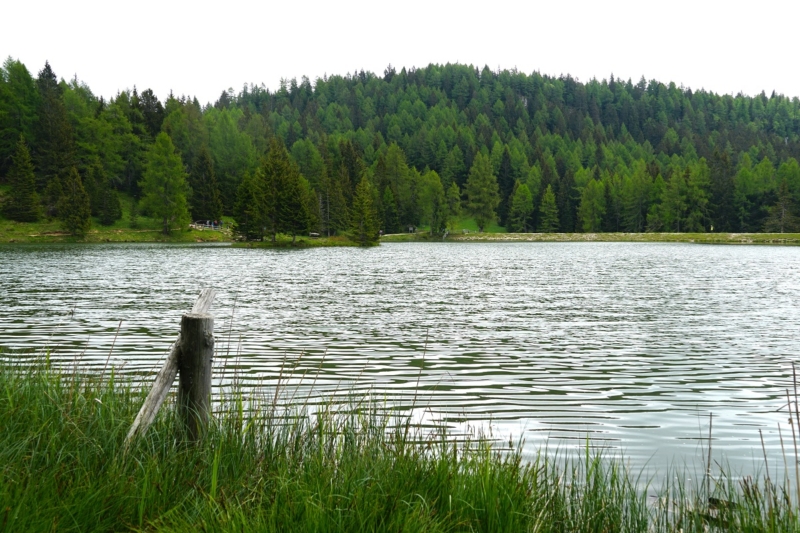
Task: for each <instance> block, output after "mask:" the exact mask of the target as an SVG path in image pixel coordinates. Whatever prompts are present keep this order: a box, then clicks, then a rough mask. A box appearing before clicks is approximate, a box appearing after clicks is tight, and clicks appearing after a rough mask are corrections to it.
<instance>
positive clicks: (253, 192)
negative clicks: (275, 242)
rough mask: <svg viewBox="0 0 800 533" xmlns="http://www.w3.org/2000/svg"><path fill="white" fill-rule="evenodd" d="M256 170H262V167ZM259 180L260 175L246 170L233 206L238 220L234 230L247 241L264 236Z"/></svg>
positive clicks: (235, 218)
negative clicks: (261, 222)
mask: <svg viewBox="0 0 800 533" xmlns="http://www.w3.org/2000/svg"><path fill="white" fill-rule="evenodd" d="M256 172H260V169H259V170H258V171H256ZM257 181H258V177H257V176H256V175H255V174H253V173H250V172H245V174H244V178H242V182H241V183H240V184H239V189H238V191H237V193H236V204H235V205H234V208H233V218H234V220H235V221H236V225H235V227H234V231H235V232H236V233H237V234H238V235H240V236H241V237H242V238H244V240H247V241H252V240H261V239H263V236H264V233H263V230H262V226H261V224H260V221H259V213H258V204H259V202H258V189H259V186H258V183H257Z"/></svg>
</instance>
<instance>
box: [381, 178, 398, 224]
mask: <svg viewBox="0 0 800 533" xmlns="http://www.w3.org/2000/svg"><path fill="white" fill-rule="evenodd" d="M381 205H382V206H383V231H384V233H397V232H398V231H400V220H399V218H398V216H397V202H395V200H394V194H392V189H391V187H389V186H388V185H387V186H386V187H385V188H384V189H383V199H382V202H381Z"/></svg>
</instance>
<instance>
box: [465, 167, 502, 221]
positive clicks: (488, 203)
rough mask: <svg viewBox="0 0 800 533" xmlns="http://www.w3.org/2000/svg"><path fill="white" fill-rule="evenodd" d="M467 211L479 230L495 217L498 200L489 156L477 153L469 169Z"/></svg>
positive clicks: (498, 195)
mask: <svg viewBox="0 0 800 533" xmlns="http://www.w3.org/2000/svg"><path fill="white" fill-rule="evenodd" d="M465 192H466V195H467V211H468V212H469V213H470V215H472V216H473V217H474V218H475V222H476V223H477V224H478V228H479V231H483V230H484V228H485V227H486V225H487V224H488V223H489V222H491V221H492V220H493V219H494V217H495V208H496V207H497V204H498V203H499V202H500V192H499V189H498V186H497V178H496V177H495V175H494V174H493V173H492V167H491V163H490V162H489V158H488V157H486V156H485V155H483V154H478V155H477V156H476V157H475V161H474V162H473V164H472V168H470V171H469V177H468V178H467V186H466V191H465Z"/></svg>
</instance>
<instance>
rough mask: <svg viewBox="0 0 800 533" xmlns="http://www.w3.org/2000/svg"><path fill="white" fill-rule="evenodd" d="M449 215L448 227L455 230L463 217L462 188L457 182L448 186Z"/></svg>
mask: <svg viewBox="0 0 800 533" xmlns="http://www.w3.org/2000/svg"><path fill="white" fill-rule="evenodd" d="M447 215H448V216H447V228H448V229H449V230H450V231H453V230H454V229H455V225H456V223H457V222H458V220H459V219H460V218H461V189H459V188H458V184H457V183H456V182H452V183H451V184H450V187H448V188H447Z"/></svg>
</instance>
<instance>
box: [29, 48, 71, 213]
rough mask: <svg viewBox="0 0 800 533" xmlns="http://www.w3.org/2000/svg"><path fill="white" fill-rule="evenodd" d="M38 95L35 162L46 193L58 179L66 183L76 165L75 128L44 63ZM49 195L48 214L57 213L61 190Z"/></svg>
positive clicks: (42, 187) (40, 184)
mask: <svg viewBox="0 0 800 533" xmlns="http://www.w3.org/2000/svg"><path fill="white" fill-rule="evenodd" d="M36 86H37V88H38V92H39V104H38V107H37V116H38V121H37V123H36V128H35V131H36V143H35V150H34V159H35V160H36V171H37V173H38V176H37V186H38V188H39V190H47V188H48V187H49V186H50V182H51V181H53V180H55V179H61V180H64V179H65V178H66V175H67V174H68V173H69V172H70V169H71V168H72V166H73V165H74V164H75V141H74V136H73V131H72V126H71V125H70V123H69V119H68V117H67V110H66V108H65V107H64V102H63V100H62V94H61V93H62V90H61V87H60V86H59V85H58V79H57V78H56V75H55V73H54V72H53V70H52V69H51V68H50V64H49V63H47V62H45V65H44V68H43V69H42V70H41V71H40V72H39V78H38V79H37V80H36ZM50 189H51V190H50V194H45V200H46V201H47V202H48V204H49V210H50V211H51V212H54V210H55V203H56V202H57V201H58V198H59V197H60V196H56V193H57V191H58V186H53V187H50Z"/></svg>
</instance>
